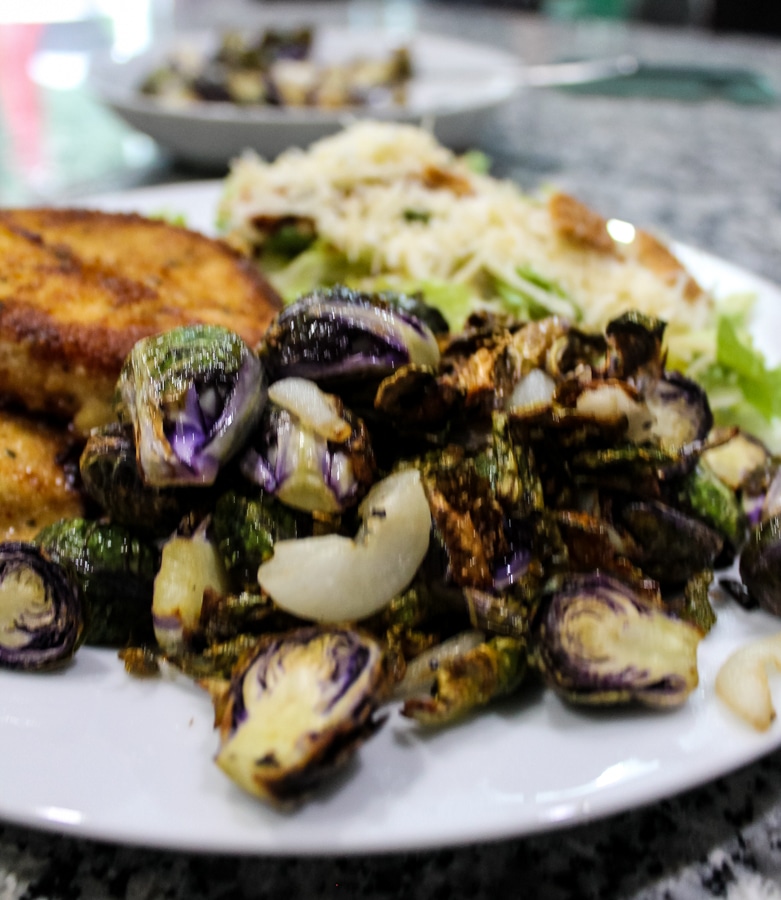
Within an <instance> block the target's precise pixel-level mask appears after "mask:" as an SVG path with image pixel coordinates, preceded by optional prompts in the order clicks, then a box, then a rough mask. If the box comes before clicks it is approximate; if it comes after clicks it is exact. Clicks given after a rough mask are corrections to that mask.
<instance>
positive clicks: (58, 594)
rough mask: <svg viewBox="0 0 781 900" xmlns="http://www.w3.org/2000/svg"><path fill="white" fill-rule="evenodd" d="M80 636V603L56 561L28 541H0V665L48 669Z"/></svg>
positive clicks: (70, 650) (65, 655) (69, 654)
mask: <svg viewBox="0 0 781 900" xmlns="http://www.w3.org/2000/svg"><path fill="white" fill-rule="evenodd" d="M83 637H84V607H83V604H82V600H81V595H80V594H79V591H78V588H77V587H76V584H75V583H74V582H73V581H72V580H71V579H70V578H69V576H68V574H67V573H66V571H65V569H64V568H63V567H62V566H61V565H59V563H57V562H54V561H53V560H50V559H48V558H47V557H46V556H45V555H44V554H43V553H42V552H41V550H40V548H38V547H36V546H34V545H33V544H26V543H17V542H9V543H4V544H0V668H7V669H24V670H28V671H33V670H40V669H49V668H51V667H53V666H56V665H60V664H61V663H63V662H66V661H67V660H69V659H70V658H71V657H72V656H73V654H74V653H75V652H76V650H77V648H78V647H79V644H80V643H81V641H82V640H83Z"/></svg>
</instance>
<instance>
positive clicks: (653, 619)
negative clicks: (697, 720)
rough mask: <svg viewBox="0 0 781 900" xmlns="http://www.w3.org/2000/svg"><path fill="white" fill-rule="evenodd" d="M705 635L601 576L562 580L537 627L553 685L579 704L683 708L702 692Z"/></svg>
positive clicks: (539, 650) (538, 648) (540, 657)
mask: <svg viewBox="0 0 781 900" xmlns="http://www.w3.org/2000/svg"><path fill="white" fill-rule="evenodd" d="M701 638H702V632H701V631H700V630H699V629H698V628H696V627H695V626H694V625H691V624H689V623H688V622H685V621H683V620H681V619H678V618H676V617H674V616H672V615H671V614H669V613H668V612H666V611H665V610H664V609H662V608H661V607H659V606H654V605H652V604H651V603H649V602H648V601H647V600H644V599H641V597H640V596H639V595H638V594H637V593H636V592H635V591H634V590H633V589H632V588H631V587H630V586H629V585H627V584H625V583H624V582H622V581H619V580H618V579H617V578H614V577H612V576H609V575H606V574H604V573H602V572H589V573H583V574H569V575H566V576H563V578H562V579H561V581H560V582H559V583H558V584H557V585H556V587H555V588H553V589H551V590H550V591H549V592H548V593H546V595H545V597H544V598H543V600H542V603H541V606H540V609H539V610H538V613H537V616H536V619H535V626H534V657H535V659H536V661H537V664H538V666H539V668H540V671H541V672H542V675H543V678H544V679H545V681H546V682H547V683H548V685H549V686H550V687H551V688H552V689H553V690H554V691H556V693H558V694H560V695H561V696H562V697H564V698H565V699H567V700H569V701H570V702H574V703H582V704H592V705H606V706H607V705H614V704H621V703H629V702H632V701H634V702H639V703H641V704H643V705H646V706H652V707H673V706H679V705H681V704H683V703H684V702H685V700H686V698H687V697H688V696H689V694H690V693H691V692H692V691H693V690H694V688H696V687H697V684H698V674H697V646H698V644H699V642H700V639H701Z"/></svg>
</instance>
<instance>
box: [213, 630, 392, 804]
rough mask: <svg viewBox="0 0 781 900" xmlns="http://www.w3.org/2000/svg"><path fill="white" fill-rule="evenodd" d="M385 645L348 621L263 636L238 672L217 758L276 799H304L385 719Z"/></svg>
mask: <svg viewBox="0 0 781 900" xmlns="http://www.w3.org/2000/svg"><path fill="white" fill-rule="evenodd" d="M384 677H385V676H384V669H383V659H382V652H381V650H380V646H379V645H378V644H377V643H376V642H375V641H374V640H372V639H371V638H369V637H367V636H365V635H363V634H360V633H358V632H356V631H352V630H347V629H343V628H330V629H321V628H317V627H311V628H303V629H300V630H297V631H294V632H291V633H288V634H286V635H282V636H275V637H269V638H264V639H261V640H260V642H259V643H258V645H257V649H256V650H255V652H254V653H252V654H251V655H250V656H249V658H248V659H247V660H246V661H245V662H244V664H243V665H241V666H240V667H239V669H238V671H236V672H235V673H234V676H233V679H232V682H231V686H230V691H229V695H228V698H227V702H224V703H221V704H220V708H219V710H218V721H217V725H218V727H219V731H220V748H219V752H218V753H217V757H216V762H217V765H218V766H219V767H220V768H221V769H222V770H223V771H224V772H225V773H226V774H227V775H228V776H229V777H230V778H232V779H233V781H235V782H236V784H238V785H239V786H240V787H242V788H243V789H244V790H245V791H249V793H251V794H255V795H256V796H258V797H262V798H264V799H267V800H271V801H272V802H274V803H282V804H284V803H290V802H294V801H298V800H300V799H302V798H303V797H304V796H305V795H306V794H307V793H308V792H310V791H311V790H312V789H313V788H315V787H316V786H317V785H318V784H319V783H320V782H321V781H322V780H323V779H324V778H326V777H327V776H328V775H329V774H331V773H332V772H333V771H334V770H336V769H338V768H339V767H341V766H343V765H344V764H345V763H346V762H347V760H348V759H349V758H350V756H351V755H352V754H353V753H354V752H355V750H356V749H357V748H358V746H359V745H360V744H361V743H362V742H363V741H364V740H365V739H366V738H368V737H369V736H371V735H372V734H373V733H374V732H375V731H376V730H377V728H378V727H379V724H381V723H380V722H379V721H378V720H377V719H376V718H375V717H374V713H375V710H376V708H377V706H378V704H379V702H380V700H381V699H382V696H383V691H384Z"/></svg>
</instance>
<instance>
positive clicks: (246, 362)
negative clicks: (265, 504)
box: [119, 325, 266, 487]
mask: <svg viewBox="0 0 781 900" xmlns="http://www.w3.org/2000/svg"><path fill="white" fill-rule="evenodd" d="M119 390H120V393H121V397H122V401H123V402H124V404H125V406H126V408H127V412H128V414H129V416H130V420H131V421H132V423H133V430H134V433H135V441H136V452H137V454H138V464H139V468H140V470H141V473H142V475H143V477H144V480H145V481H146V482H147V483H148V484H151V485H154V486H156V487H161V486H165V485H176V484H212V483H213V482H214V479H215V478H216V477H217V472H218V471H219V469H220V466H221V465H222V464H223V463H225V462H226V461H227V460H228V459H230V458H231V456H233V454H234V453H236V452H237V451H238V450H239V449H240V447H241V446H242V445H243V443H244V440H245V438H246V437H247V436H248V435H249V433H250V432H251V431H252V429H253V428H254V427H255V424H256V423H257V421H258V419H259V418H260V415H261V413H262V411H263V406H264V404H265V400H266V386H265V377H264V373H263V368H262V366H261V364H260V361H259V359H258V358H257V356H256V355H255V354H254V353H253V352H252V351H251V350H250V349H249V347H247V345H246V344H245V343H244V341H243V340H242V339H241V338H240V337H239V336H238V335H237V334H234V333H233V332H231V331H228V330H227V329H226V328H221V327H219V326H216V325H187V326H182V327H180V328H175V329H173V330H171V331H168V332H165V333H163V334H160V335H154V336H152V337H148V338H144V339H143V340H141V341H139V342H138V343H137V344H136V345H135V346H134V347H133V349H132V350H131V352H130V353H129V355H128V358H127V359H126V361H125V365H124V367H123V369H122V373H121V375H120V378H119Z"/></svg>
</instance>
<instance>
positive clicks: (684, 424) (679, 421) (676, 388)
mask: <svg viewBox="0 0 781 900" xmlns="http://www.w3.org/2000/svg"><path fill="white" fill-rule="evenodd" d="M645 399H646V403H647V404H648V408H649V409H650V410H651V412H652V413H653V416H654V425H653V432H652V433H653V437H654V439H655V440H656V441H657V443H659V444H660V445H661V446H662V447H667V448H671V449H678V448H681V447H685V446H686V445H687V444H691V443H693V442H694V441H702V440H704V439H705V438H706V437H707V435H708V433H709V432H710V430H711V428H712V427H713V414H712V412H711V408H710V404H709V403H708V396H707V394H706V393H705V391H704V390H703V389H702V388H701V387H700V385H698V384H697V383H696V382H694V381H692V380H691V379H690V378H686V377H685V376H683V375H681V374H680V373H679V372H665V373H664V374H663V375H662V376H661V377H660V378H658V379H657V380H656V381H655V382H654V383H653V385H652V386H649V387H648V389H647V390H646V391H645Z"/></svg>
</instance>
